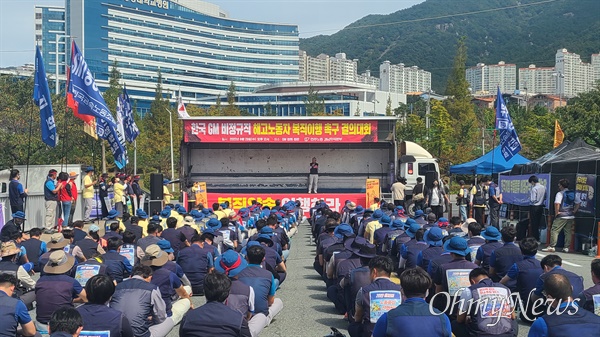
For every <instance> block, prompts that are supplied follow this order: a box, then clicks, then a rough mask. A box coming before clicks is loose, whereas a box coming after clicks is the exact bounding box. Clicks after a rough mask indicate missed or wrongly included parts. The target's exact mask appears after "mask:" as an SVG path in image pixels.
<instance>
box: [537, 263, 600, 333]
mask: <svg viewBox="0 0 600 337" xmlns="http://www.w3.org/2000/svg"><path fill="white" fill-rule="evenodd" d="M548 256H550V255H548ZM544 292H545V294H546V299H548V300H550V301H551V303H550V306H551V307H552V309H548V310H547V312H546V314H545V315H543V316H542V317H539V318H538V319H536V320H535V322H533V324H532V325H531V329H530V330H529V337H545V336H597V335H598V327H600V316H597V315H594V314H593V313H591V312H589V311H587V310H581V308H580V307H579V306H578V305H577V303H576V302H574V301H573V297H572V294H573V287H572V285H571V282H569V278H568V277H567V276H566V275H563V274H558V273H553V274H551V275H549V276H548V277H546V279H545V282H544Z"/></svg>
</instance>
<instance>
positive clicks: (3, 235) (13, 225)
mask: <svg viewBox="0 0 600 337" xmlns="http://www.w3.org/2000/svg"><path fill="white" fill-rule="evenodd" d="M25 220H26V219H25V213H23V212H22V211H16V212H15V213H13V214H12V219H10V220H8V221H7V222H6V223H5V224H4V226H2V229H1V230H0V241H1V242H7V241H11V240H13V238H14V236H15V234H17V233H21V227H22V226H23V223H24V222H25Z"/></svg>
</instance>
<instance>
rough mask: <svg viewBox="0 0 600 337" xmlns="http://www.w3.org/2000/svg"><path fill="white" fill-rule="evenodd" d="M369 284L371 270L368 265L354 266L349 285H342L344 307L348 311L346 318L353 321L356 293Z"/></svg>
mask: <svg viewBox="0 0 600 337" xmlns="http://www.w3.org/2000/svg"><path fill="white" fill-rule="evenodd" d="M369 284H371V271H370V270H369V267H368V266H363V267H360V268H356V269H354V270H352V271H351V272H350V285H349V286H348V285H346V287H344V297H345V298H346V308H348V310H350V312H348V320H349V321H351V322H354V313H355V311H356V309H355V308H356V305H355V301H356V294H357V293H358V290H359V289H360V288H362V287H366V286H368V285H369Z"/></svg>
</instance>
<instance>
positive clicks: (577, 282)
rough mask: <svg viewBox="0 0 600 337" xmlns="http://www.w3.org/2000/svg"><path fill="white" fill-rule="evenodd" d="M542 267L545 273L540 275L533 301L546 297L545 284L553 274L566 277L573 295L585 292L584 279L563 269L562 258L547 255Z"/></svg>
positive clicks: (541, 263)
mask: <svg viewBox="0 0 600 337" xmlns="http://www.w3.org/2000/svg"><path fill="white" fill-rule="evenodd" d="M540 265H541V266H542V269H543V270H544V273H543V274H542V275H540V277H539V278H538V280H537V282H536V284H535V290H534V292H533V296H532V299H533V300H536V299H538V298H542V297H544V290H545V286H544V283H545V282H546V279H547V278H548V277H549V276H550V275H553V274H561V275H564V276H566V277H567V278H568V279H569V283H570V284H571V286H572V287H573V291H572V293H573V294H580V293H581V292H582V291H583V277H581V276H579V275H577V274H575V273H573V272H570V271H568V270H566V269H563V267H562V258H561V257H560V256H558V255H555V254H550V255H546V256H545V257H544V258H543V259H542V261H540ZM538 310H539V309H538Z"/></svg>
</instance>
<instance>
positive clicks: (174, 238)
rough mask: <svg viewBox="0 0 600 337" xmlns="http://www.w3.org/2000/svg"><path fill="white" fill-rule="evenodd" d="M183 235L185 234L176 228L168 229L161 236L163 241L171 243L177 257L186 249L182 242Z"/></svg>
mask: <svg viewBox="0 0 600 337" xmlns="http://www.w3.org/2000/svg"><path fill="white" fill-rule="evenodd" d="M182 235H183V233H181V232H180V231H179V229H175V228H167V229H165V230H164V231H163V232H162V233H161V234H160V236H161V237H162V238H163V239H165V240H167V241H169V242H170V243H171V248H173V250H174V251H175V252H174V253H173V254H174V255H175V256H177V254H178V253H179V251H180V250H181V249H183V247H185V244H184V243H183V242H182V241H181V237H182Z"/></svg>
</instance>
